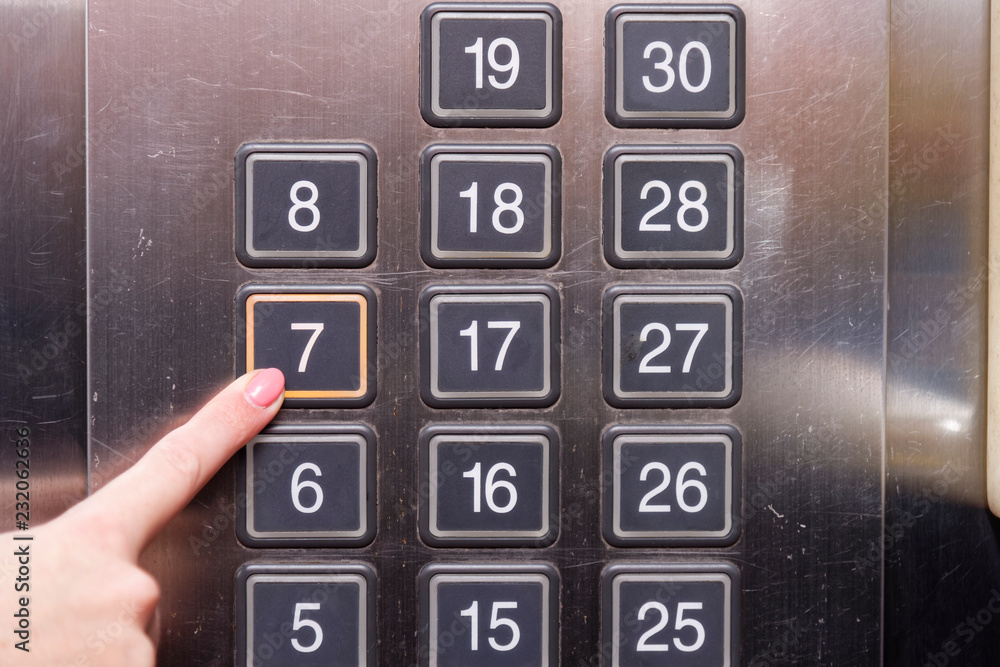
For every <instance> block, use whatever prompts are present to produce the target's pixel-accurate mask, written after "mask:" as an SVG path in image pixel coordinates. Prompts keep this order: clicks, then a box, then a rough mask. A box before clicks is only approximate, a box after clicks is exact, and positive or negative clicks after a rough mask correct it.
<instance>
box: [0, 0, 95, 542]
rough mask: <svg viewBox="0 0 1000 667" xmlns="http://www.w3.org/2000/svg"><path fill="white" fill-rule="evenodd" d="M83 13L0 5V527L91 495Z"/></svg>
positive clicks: (66, 3) (81, 8) (67, 3)
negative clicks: (21, 461) (20, 493)
mask: <svg viewBox="0 0 1000 667" xmlns="http://www.w3.org/2000/svg"><path fill="white" fill-rule="evenodd" d="M85 11H86V2H85V0H58V1H57V0H49V1H43V0H34V1H31V2H11V1H9V0H2V1H0V156H2V159H0V508H2V509H0V531H6V530H12V529H14V528H15V527H16V522H17V521H18V520H24V518H25V517H16V516H15V492H16V491H17V490H25V489H27V491H28V492H29V496H28V497H29V498H30V501H29V503H30V507H29V509H28V512H27V513H26V514H27V521H25V523H26V524H27V525H28V527H29V529H30V528H34V527H36V526H38V525H39V524H41V523H42V521H44V520H47V519H50V518H52V517H54V516H56V515H58V514H59V513H61V512H62V511H63V510H64V509H66V508H67V507H68V506H70V505H72V504H73V503H75V502H76V501H78V500H79V499H81V498H82V497H83V496H84V495H85V494H86V458H85V454H86V453H85V432H86V409H87V405H86V395H85V392H86V361H85V358H86V357H85V352H86V338H87V322H86V301H85V291H84V280H85V277H86V265H85V260H86V256H85V252H84V249H85V229H84V226H85V210H84V207H85V187H86V179H85V166H84V159H85V158H84V156H85V154H86V142H85V133H84V108H85V107H84V87H85V84H84V52H85V34H86V19H85ZM15 441H18V442H19V443H21V442H22V441H23V442H26V443H27V445H26V446H22V447H18V448H17V450H15V447H13V445H14V443H15ZM25 450H26V451H25ZM15 451H24V452H25V454H26V456H19V455H18V454H16V453H15ZM15 458H27V459H28V461H29V464H30V467H29V468H27V470H28V471H30V474H29V476H28V477H25V478H20V477H16V476H15V467H14V461H15ZM22 469H24V468H22ZM18 485H19V486H18ZM19 509H22V510H23V509H24V508H23V507H21V508H19Z"/></svg>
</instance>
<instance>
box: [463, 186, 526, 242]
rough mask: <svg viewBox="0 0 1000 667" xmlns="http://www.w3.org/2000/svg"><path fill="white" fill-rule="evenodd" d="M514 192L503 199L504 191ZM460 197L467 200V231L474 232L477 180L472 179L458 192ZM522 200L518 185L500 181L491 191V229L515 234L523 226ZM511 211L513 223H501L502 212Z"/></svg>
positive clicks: (476, 218) (476, 208) (522, 196)
mask: <svg viewBox="0 0 1000 667" xmlns="http://www.w3.org/2000/svg"><path fill="white" fill-rule="evenodd" d="M506 192H512V193H513V194H514V196H513V198H512V199H511V201H504V199H505V196H504V193H506ZM458 196H459V197H461V198H462V199H468V200H469V233H470V234H475V233H476V232H478V231H479V182H478V181H474V182H473V183H472V185H470V186H469V187H468V189H466V190H462V191H461V192H459V193H458ZM523 200H524V193H523V192H522V191H521V188H520V186H518V185H517V184H515V183H501V184H500V185H498V186H497V189H496V190H494V191H493V202H494V203H495V204H496V208H495V209H493V229H495V230H497V231H498V232H500V233H501V234H516V233H517V232H519V231H521V228H522V227H523V226H524V211H523V210H521V202H522V201H523ZM504 213H512V214H513V215H514V221H513V224H511V225H509V226H507V225H504V224H503V221H504V219H503V214H504Z"/></svg>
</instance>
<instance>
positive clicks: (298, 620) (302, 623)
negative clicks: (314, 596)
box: [292, 602, 323, 653]
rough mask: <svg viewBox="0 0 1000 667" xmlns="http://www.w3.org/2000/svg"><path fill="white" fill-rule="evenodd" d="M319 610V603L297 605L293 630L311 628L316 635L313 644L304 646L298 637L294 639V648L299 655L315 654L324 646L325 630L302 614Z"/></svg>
mask: <svg viewBox="0 0 1000 667" xmlns="http://www.w3.org/2000/svg"><path fill="white" fill-rule="evenodd" d="M319 609H320V604H319V603H318V602H297V603H295V618H294V619H293V620H292V630H293V631H295V630H301V629H302V628H309V629H310V630H312V631H313V634H314V635H315V636H314V638H313V642H312V644H302V643H301V642H300V641H299V638H298V637H292V648H294V649H295V650H296V651H298V652H299V653H313V652H314V651H316V650H317V649H319V647H320V646H322V645H323V628H321V627H320V626H319V623H317V622H316V621H311V620H309V619H308V618H302V612H304V611H319Z"/></svg>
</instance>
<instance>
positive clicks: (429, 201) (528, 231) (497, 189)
mask: <svg viewBox="0 0 1000 667" xmlns="http://www.w3.org/2000/svg"><path fill="white" fill-rule="evenodd" d="M560 178H561V160H560V156H559V152H558V151H557V150H555V149H554V148H552V147H551V146H527V145H501V146H481V145H479V146H461V145H449V146H432V147H430V148H428V149H427V150H426V151H425V152H424V155H423V159H422V160H421V180H422V184H423V187H422V199H423V202H422V215H421V217H422V223H421V224H422V230H421V255H422V256H423V259H424V261H425V262H426V263H427V264H429V265H431V266H435V267H439V268H444V267H452V266H454V267H470V268H483V267H493V268H501V267H526V268H531V267H546V266H551V265H552V264H554V263H555V262H556V260H557V259H558V258H559V248H560V233H559V231H560V227H559V217H560V196H559V193H560V191H561V187H560Z"/></svg>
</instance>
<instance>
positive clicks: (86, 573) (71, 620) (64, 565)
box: [0, 369, 285, 667]
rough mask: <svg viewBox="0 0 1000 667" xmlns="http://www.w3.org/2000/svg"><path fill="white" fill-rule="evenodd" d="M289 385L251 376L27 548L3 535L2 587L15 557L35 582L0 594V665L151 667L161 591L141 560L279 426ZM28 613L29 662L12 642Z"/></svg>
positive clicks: (268, 374)
mask: <svg viewBox="0 0 1000 667" xmlns="http://www.w3.org/2000/svg"><path fill="white" fill-rule="evenodd" d="M284 385H285V379H284V376H283V375H282V374H281V371H278V370H276V369H265V370H261V371H257V372H255V373H250V374H247V375H244V376H243V377H241V378H239V379H237V380H236V381H235V382H233V383H232V384H230V385H229V386H228V387H226V388H225V389H223V390H222V391H221V392H220V393H219V394H218V395H216V396H215V397H214V398H213V399H212V400H211V401H209V402H208V404H207V405H205V407H204V408H202V409H201V410H200V411H199V412H198V413H197V414H195V415H194V416H193V417H192V418H191V419H190V421H188V422H187V423H186V424H185V425H183V426H181V427H180V428H178V429H177V430H175V431H173V432H171V433H169V434H168V435H167V436H166V437H164V438H163V439H162V440H160V441H159V442H158V443H156V444H155V445H154V446H153V447H152V448H151V449H150V450H149V452H147V453H146V455H145V456H143V457H142V458H141V459H140V460H139V461H138V462H137V463H136V464H135V465H134V466H132V468H130V469H129V470H127V471H125V472H124V473H122V474H121V475H119V476H118V477H117V478H115V479H114V480H112V481H111V482H110V483H109V484H108V485H107V486H105V487H104V488H102V489H100V490H99V491H98V492H97V493H95V494H94V495H93V496H91V497H90V498H87V499H86V500H84V501H82V502H81V503H79V504H78V505H76V506H74V507H72V508H71V509H69V510H68V511H67V512H65V513H64V514H62V515H61V516H59V517H58V518H56V519H54V520H53V521H50V522H49V523H47V524H44V525H42V526H40V527H39V528H38V529H37V530H33V531H31V533H28V535H31V537H32V539H31V540H30V541H27V540H17V541H16V540H15V539H14V538H15V537H18V538H23V537H25V535H26V534H16V533H6V534H2V535H0V549H2V550H3V552H4V555H5V556H6V558H5V559H0V581H7V582H14V583H16V582H17V581H18V580H17V577H18V576H19V575H18V568H19V563H18V559H19V556H18V550H22V551H21V552H20V553H21V554H22V556H20V557H22V558H26V559H27V560H28V564H29V566H30V579H28V580H27V581H24V582H21V583H25V584H27V585H28V587H29V588H28V589H25V590H23V591H21V592H18V591H16V590H15V587H14V585H13V583H12V585H10V586H4V589H3V590H2V591H0V618H2V619H4V620H3V621H0V665H39V666H41V665H44V666H45V667H70V666H72V667H98V666H100V667H150V666H152V665H155V663H156V640H157V637H156V635H157V634H158V631H159V627H158V621H157V619H156V606H157V603H158V601H159V597H160V590H159V585H158V584H157V582H156V580H155V579H154V578H153V577H152V575H150V574H149V573H147V572H145V571H144V570H142V569H141V568H140V567H139V566H138V564H137V561H138V558H139V555H140V554H141V553H142V551H143V550H144V549H145V548H146V546H147V545H148V544H149V543H150V542H151V541H152V540H153V538H154V537H156V535H157V534H158V533H159V532H160V531H161V530H162V529H163V527H164V526H165V525H166V524H167V523H168V522H169V521H170V520H171V519H172V518H173V517H174V515H176V514H177V513H178V512H180V511H181V510H182V509H184V507H185V506H186V505H187V504H188V502H190V501H191V499H192V498H193V497H194V495H195V494H196V493H197V492H198V491H199V490H200V489H201V488H202V487H203V486H204V485H205V483H206V482H208V480H209V479H210V478H211V477H212V475H214V474H215V473H216V472H217V471H218V470H219V468H220V467H222V465H223V464H224V463H225V462H226V461H228V460H229V458H230V457H231V456H232V455H233V454H234V453H235V452H236V451H237V450H238V449H239V448H240V447H242V446H243V445H244V444H246V442H247V441H248V440H250V438H252V437H253V436H254V435H256V434H257V432H258V431H260V430H261V429H262V428H263V427H264V426H265V425H266V424H267V423H268V422H269V421H271V419H272V418H273V417H274V415H275V414H276V413H277V412H278V408H279V407H280V406H281V401H282V398H283V396H284ZM23 550H27V551H23ZM11 553H13V554H14V558H13V559H11V557H10V555H8V554H11ZM5 562H6V563H7V564H6V565H5V564H4V563H5ZM21 598H25V599H27V605H24V604H23V602H24V601H23V600H22V599H21ZM22 608H27V609H28V614H29V615H28V617H27V618H28V624H29V630H28V632H29V633H30V634H29V635H28V637H29V641H28V643H27V644H22V645H21V646H22V647H23V648H27V649H29V651H28V652H25V651H24V650H23V649H22V648H18V645H19V644H20V642H22V641H23V639H22V637H23V636H24V635H22V636H20V637H19V636H18V635H17V633H16V632H15V631H16V630H18V629H19V628H18V627H17V625H18V623H19V622H20V619H19V618H18V617H17V616H16V614H17V613H18V612H19V611H20V610H21V609H22ZM4 626H7V627H4Z"/></svg>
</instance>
